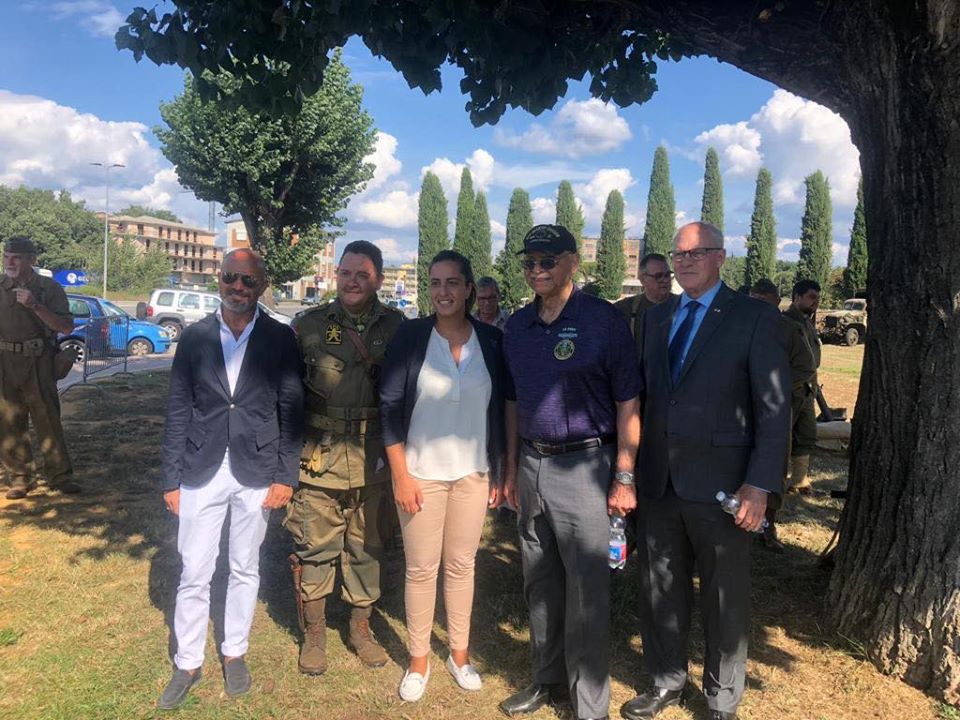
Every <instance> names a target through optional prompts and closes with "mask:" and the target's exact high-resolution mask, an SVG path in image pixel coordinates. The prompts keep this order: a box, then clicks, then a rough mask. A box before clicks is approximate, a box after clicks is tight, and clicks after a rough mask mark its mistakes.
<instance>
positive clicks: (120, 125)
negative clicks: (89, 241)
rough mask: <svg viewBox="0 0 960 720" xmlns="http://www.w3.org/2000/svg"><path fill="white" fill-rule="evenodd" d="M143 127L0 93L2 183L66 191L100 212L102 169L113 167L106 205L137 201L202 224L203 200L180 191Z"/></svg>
mask: <svg viewBox="0 0 960 720" xmlns="http://www.w3.org/2000/svg"><path fill="white" fill-rule="evenodd" d="M148 132H149V131H148V129H147V127H146V126H145V125H143V124H142V123H137V122H114V121H107V120H102V119H100V118H99V117H97V116H96V115H92V114H89V113H80V112H78V111H77V110H76V109H74V108H71V107H67V106H64V105H58V104H57V103H55V102H53V101H52V100H47V99H45V98H41V97H35V96H32V95H17V94H15V93H12V92H9V91H6V90H0V184H3V185H7V186H11V187H17V186H19V185H27V186H30V187H40V188H48V189H52V190H59V189H65V190H67V191H69V192H70V193H71V194H72V195H73V196H74V198H75V199H78V200H85V201H86V202H87V206H88V207H89V208H90V209H91V210H102V209H103V206H104V195H105V183H106V179H107V175H106V172H105V171H104V169H103V167H98V166H94V165H91V163H94V162H99V163H105V164H107V165H113V164H114V163H117V164H121V165H124V166H125V167H122V168H111V170H110V171H109V179H110V207H111V208H113V209H116V208H119V207H122V206H124V205H128V204H132V203H137V204H142V205H151V206H153V207H157V208H163V209H169V210H173V211H174V212H175V213H177V214H178V215H180V216H181V217H183V219H184V220H185V221H187V222H189V223H192V224H195V225H199V226H201V227H203V226H205V225H206V217H207V206H206V203H203V202H200V201H198V200H197V199H196V198H195V197H194V196H193V194H192V193H189V192H186V191H184V189H183V188H182V187H181V186H180V184H179V183H178V182H177V177H176V172H175V170H174V169H173V167H172V166H171V165H170V163H169V162H167V160H166V159H165V158H164V157H163V156H162V155H161V154H160V151H159V150H157V149H156V148H155V147H153V146H151V145H150V143H149V142H148V141H147V135H148Z"/></svg>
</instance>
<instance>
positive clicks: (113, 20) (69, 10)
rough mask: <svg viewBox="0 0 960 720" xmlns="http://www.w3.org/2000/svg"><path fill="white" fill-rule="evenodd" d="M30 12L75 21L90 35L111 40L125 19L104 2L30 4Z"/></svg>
mask: <svg viewBox="0 0 960 720" xmlns="http://www.w3.org/2000/svg"><path fill="white" fill-rule="evenodd" d="M26 7H27V8H28V9H30V10H38V11H43V12H48V13H50V14H51V16H52V17H53V19H54V20H74V19H77V20H78V22H79V23H80V26H81V27H82V28H84V29H85V30H86V31H87V32H89V33H90V34H91V35H96V36H98V37H105V38H112V37H113V36H114V35H115V34H116V32H117V29H118V28H119V27H120V26H121V25H123V22H124V20H125V18H126V16H124V15H123V14H122V13H121V12H120V11H119V10H117V8H115V7H114V6H113V5H111V4H110V3H108V2H105V1H104V0H59V2H52V3H30V4H29V5H27V6H26Z"/></svg>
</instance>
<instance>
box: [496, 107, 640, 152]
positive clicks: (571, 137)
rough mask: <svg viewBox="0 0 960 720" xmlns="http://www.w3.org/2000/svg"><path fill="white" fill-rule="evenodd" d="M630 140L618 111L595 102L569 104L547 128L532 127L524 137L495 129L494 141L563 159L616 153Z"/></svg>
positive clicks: (627, 126)
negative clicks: (562, 157)
mask: <svg viewBox="0 0 960 720" xmlns="http://www.w3.org/2000/svg"><path fill="white" fill-rule="evenodd" d="M630 137H631V134H630V126H629V125H627V121H626V120H624V119H623V118H622V117H620V116H619V115H618V114H617V108H616V107H615V106H614V105H612V104H609V103H603V102H601V101H600V100H597V99H596V98H590V99H589V100H584V101H581V100H568V101H567V102H566V103H564V105H563V107H561V108H560V110H559V111H558V112H557V113H556V115H554V117H553V119H552V120H551V121H550V123H549V125H542V124H540V123H533V124H532V125H530V128H529V129H528V130H527V131H526V132H523V133H520V134H517V133H514V132H512V131H510V130H504V129H501V128H497V129H496V130H495V131H494V140H495V141H496V142H497V143H499V144H500V145H504V146H505V147H512V148H517V149H519V150H526V151H529V152H537V153H544V154H547V155H561V156H565V157H582V156H584V155H597V154H600V153H605V152H609V151H611V150H616V149H617V148H619V147H620V146H621V145H623V143H625V142H626V141H627V140H629V139H630Z"/></svg>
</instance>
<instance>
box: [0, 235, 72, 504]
mask: <svg viewBox="0 0 960 720" xmlns="http://www.w3.org/2000/svg"><path fill="white" fill-rule="evenodd" d="M36 259H37V248H36V246H35V245H34V244H33V242H32V241H31V240H30V239H29V238H26V237H12V238H10V239H8V240H7V241H6V243H5V244H4V246H3V274H2V275H0V463H2V465H3V469H4V471H5V473H6V476H7V478H8V480H9V482H10V490H9V491H8V492H7V494H6V497H7V499H8V500H18V499H20V498H23V497H26V495H27V493H28V492H30V491H31V490H32V489H33V488H34V486H35V484H36V483H35V481H34V479H33V475H32V473H33V472H34V467H33V451H32V449H31V445H30V433H29V422H32V423H33V427H34V429H35V430H36V432H37V440H38V443H37V445H38V447H39V449H40V453H41V455H42V456H43V470H44V474H45V475H46V477H47V483H48V484H49V486H50V487H51V489H54V490H59V491H60V492H64V493H77V492H80V486H79V485H77V484H76V483H75V482H73V480H72V474H73V467H72V466H71V464H70V455H69V454H68V453H67V443H66V441H65V440H64V438H63V427H62V426H61V424H60V398H59V396H58V395H57V378H56V371H55V369H54V356H55V355H56V354H57V333H58V332H60V333H69V332H72V331H73V316H72V315H71V314H70V306H69V304H68V302H67V296H66V294H65V293H64V292H63V288H61V287H60V285H58V284H57V283H56V282H55V281H54V280H51V279H50V278H46V277H43V276H42V275H39V274H37V273H36V272H34V270H33V264H34V262H36ZM28 421H29V422H28Z"/></svg>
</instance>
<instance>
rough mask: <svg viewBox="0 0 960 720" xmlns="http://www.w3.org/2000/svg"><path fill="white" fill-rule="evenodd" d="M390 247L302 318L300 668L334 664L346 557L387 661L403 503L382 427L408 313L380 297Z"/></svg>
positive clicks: (297, 324)
mask: <svg viewBox="0 0 960 720" xmlns="http://www.w3.org/2000/svg"><path fill="white" fill-rule="evenodd" d="M382 283H383V256H382V255H381V253H380V250H379V248H377V246H376V245H374V244H372V243H369V242H366V241H363V240H360V241H355V242H352V243H350V244H348V245H347V246H346V248H345V249H344V252H343V256H342V257H341V259H340V265H339V267H338V268H337V298H336V299H335V300H333V301H332V302H330V303H327V304H324V305H320V306H318V307H316V308H313V309H311V310H308V311H307V312H305V313H304V314H302V315H300V316H299V317H297V318H296V319H295V320H294V322H293V327H294V330H295V331H296V333H297V338H298V341H299V343H300V351H301V354H302V356H303V363H304V382H305V384H306V389H307V411H306V418H305V428H304V437H305V443H304V447H303V453H302V455H301V471H300V487H299V489H298V490H297V491H296V492H295V494H294V496H293V501H292V502H291V503H290V506H289V508H288V511H287V518H286V521H285V523H284V524H285V526H286V528H287V529H288V530H289V531H290V533H291V534H292V535H293V539H294V543H295V553H294V555H295V557H294V558H292V560H293V563H294V582H295V584H296V585H297V596H298V597H297V599H298V607H299V608H300V611H301V624H302V625H303V627H304V631H305V632H304V640H303V645H302V647H301V651H300V659H299V667H300V671H301V672H303V673H306V674H308V675H320V674H322V673H323V672H324V671H325V670H326V668H327V657H326V615H325V611H326V599H327V596H328V595H330V594H331V593H332V592H333V587H334V580H335V577H336V571H337V565H339V566H340V571H341V574H342V578H343V589H342V597H343V599H344V601H345V602H346V603H347V604H349V605H350V606H351V614H350V631H349V636H348V639H349V643H350V645H351V646H352V647H353V649H354V650H355V651H356V653H357V656H358V657H359V658H360V660H361V662H363V663H364V664H365V665H367V666H371V667H379V666H381V665H384V664H385V663H386V662H387V655H386V653H385V652H384V650H383V648H382V647H381V646H380V645H379V644H378V643H377V642H376V640H375V639H374V638H373V636H372V635H371V634H370V626H369V618H370V614H371V610H372V607H373V604H374V603H375V602H376V601H377V600H378V599H379V597H380V561H381V557H382V554H383V546H384V540H385V539H386V538H385V537H384V536H385V534H386V533H388V532H389V529H390V528H391V527H392V525H393V524H394V523H391V522H389V518H390V516H391V515H392V514H393V513H395V512H396V510H395V509H394V507H393V499H392V496H391V490H390V482H389V481H390V470H389V467H388V466H387V463H386V459H385V455H384V448H383V439H382V437H381V434H380V410H379V402H380V397H379V388H378V381H379V371H380V364H381V362H382V360H383V354H384V351H385V350H386V347H387V344H388V343H389V342H390V339H391V338H392V337H393V334H394V332H395V331H396V329H397V328H398V327H399V326H400V323H401V322H402V321H403V314H402V313H400V312H399V311H397V310H394V309H392V308H389V307H386V306H385V305H383V304H382V303H380V301H379V300H378V299H377V294H376V293H377V290H379V289H380V286H381V284H382Z"/></svg>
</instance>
